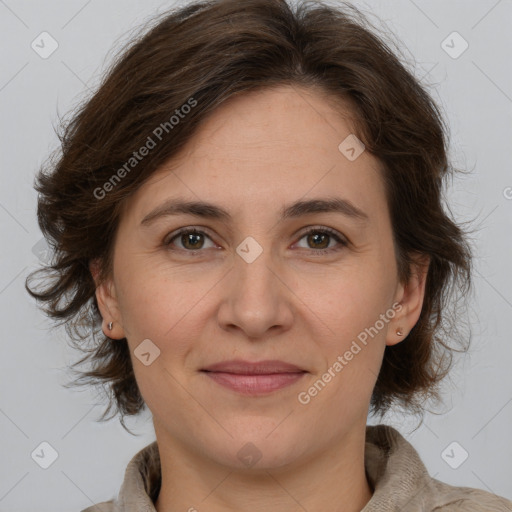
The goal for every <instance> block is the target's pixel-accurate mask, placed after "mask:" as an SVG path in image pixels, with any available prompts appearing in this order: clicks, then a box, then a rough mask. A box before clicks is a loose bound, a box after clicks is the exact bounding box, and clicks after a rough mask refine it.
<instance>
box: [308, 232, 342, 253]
mask: <svg viewBox="0 0 512 512" xmlns="http://www.w3.org/2000/svg"><path fill="white" fill-rule="evenodd" d="M302 239H306V244H307V247H300V246H299V248H300V249H312V250H313V251H312V252H313V253H315V252H316V253H319V254H327V253H330V252H335V251H338V250H340V249H342V248H343V247H346V246H347V245H348V242H347V241H346V240H345V239H344V238H343V237H342V236H341V235H340V234H339V233H338V232H337V231H335V230H333V229H330V228H312V229H310V230H309V231H307V232H306V233H303V234H302V236H301V238H300V240H302ZM332 242H335V243H334V244H333V243H332Z"/></svg>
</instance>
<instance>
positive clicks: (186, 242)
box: [164, 228, 215, 252]
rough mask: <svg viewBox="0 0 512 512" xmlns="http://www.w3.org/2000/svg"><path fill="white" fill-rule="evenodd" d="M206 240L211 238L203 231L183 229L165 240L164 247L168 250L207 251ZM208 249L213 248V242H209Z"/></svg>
mask: <svg viewBox="0 0 512 512" xmlns="http://www.w3.org/2000/svg"><path fill="white" fill-rule="evenodd" d="M207 240H211V238H210V237H209V236H208V235H207V234H206V233H204V232H203V231H200V230H197V229H191V228H184V229H181V230H179V231H178V232H177V233H174V234H173V235H172V236H171V237H170V238H167V240H165V241H164V245H165V246H166V247H170V250H181V251H188V252H192V251H199V250H201V249H208V248H209V247H205V243H206V241H207ZM174 246H176V247H174ZM210 247H215V245H214V244H213V242H211V245H210Z"/></svg>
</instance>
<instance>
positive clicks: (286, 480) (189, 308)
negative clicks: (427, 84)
mask: <svg viewBox="0 0 512 512" xmlns="http://www.w3.org/2000/svg"><path fill="white" fill-rule="evenodd" d="M62 145H63V152H62V155H61V157H60V158H59V159H58V161H57V162H56V164H55V165H54V166H53V167H52V168H51V169H49V170H47V172H42V173H41V174H40V176H39V179H38V183H37V190H38V191H39V193H40V198H39V205H38V217H39V222H40V226H41V228H42V230H43V232H44V233H45V235H46V237H47V238H48V240H49V241H50V242H51V244H52V245H53V246H54V247H55V249H56V254H55V258H54V261H53V262H52V267H51V268H49V269H48V271H50V272H52V275H53V280H52V281H51V282H50V283H49V284H48V285H47V287H46V288H45V289H42V290H36V289H32V288H30V287H29V290H30V292H31V294H32V295H33V296H34V297H36V298H38V299H39V300H41V301H43V302H46V304H47V306H46V310H47V311H48V313H49V314H50V315H52V316H53V317H55V318H57V319H60V320H61V321H64V322H66V325H67V326H68V330H69V332H70V334H72V335H73V336H75V337H76V336H77V335H78V336H79V337H80V336H82V337H83V338H84V337H86V336H87V334H84V332H83V331H82V330H81V328H83V325H84V322H86V321H87V318H88V315H89V314H90V313H92V316H93V319H94V321H95V322H96V323H95V327H96V329H98V327H99V326H100V325H101V329H102V331H103V336H102V337H101V339H100V340H99V341H98V343H97V344H96V345H95V346H94V348H93V350H92V352H91V353H90V354H89V355H88V356H86V358H84V359H87V358H89V359H90V361H91V363H92V364H93V369H92V370H91V371H89V372H86V373H85V374H84V376H85V377H87V378H88V379H89V380H90V382H95V383H98V382H100V383H104V384H106V385H107V386H108V387H109V388H110V390H111V392H112V395H113V401H112V402H111V403H110V407H109V410H110V408H111V407H114V408H117V410H118V411H119V412H120V413H121V416H122V417H123V416H124V415H134V414H137V413H138V412H140V411H141V410H142V409H143V408H144V407H145V406H146V405H147V407H148V408H149V409H150V410H151V413H152V415H153V422H154V427H155V434H156V441H155V442H154V443H153V444H151V445H149V446H147V447H146V448H144V449H143V450H142V451H141V452H139V453H138V454H137V455H136V456H135V457H134V458H133V459H132V461H131V462H130V464H129V466H128V468H127V470H126V474H125V480H124V482H123V485H122V488H121V489H120V492H119V496H118V498H117V499H116V500H111V501H108V502H104V503H102V504H100V505H101V507H102V508H101V509H102V510H106V511H114V510H115V511H121V510H122V511H129V512H135V511H140V510H148V511H155V510H156V511H158V512H167V511H171V510H172V511H174V510H176V511H177V510H188V511H195V510H199V511H201V510H208V511H213V512H217V511H221V510H222V511H226V510H230V511H231V510H232V511H245V510H247V511H249V510H251V511H257V510H261V511H262V510H272V511H276V512H281V511H292V510H293V511H295V510H308V511H311V512H313V511H319V510H343V511H344V512H356V511H361V510H363V511H364V512H373V511H379V512H382V511H392V510H393V511H396V510H404V511H406V510H411V511H413V510H414V511H420V510H421V511H433V510H436V511H441V510H442V511H452V510H472V511H476V510H486V511H487V510H500V511H501V510H503V511H504V510H512V502H510V501H508V500H506V499H505V498H502V497H499V496H496V495H493V494H490V493H488V492H485V491H483V490H478V489H470V488H467V487H453V486H450V485H447V484H444V483H442V482H439V481H437V480H435V479H433V478H431V477H430V476H429V475H428V473H427V471H426V469H425V467H424V465H423V463H422V462H421V460H420V458H419V456H418V454H417V452H416V451H415V450H414V448H413V447H412V446H411V445H410V444H409V443H408V442H407V441H406V440H405V439H404V438H403V437H402V436H401V435H400V434H399V433H398V431H396V430H395V429H393V428H391V427H389V426H386V425H377V426H367V425H366V420H367V416H368V412H369V410H371V411H372V412H373V413H379V414H383V413H384V412H385V411H386V410H388V409H389V408H390V407H391V405H402V406H404V407H406V408H408V409H409V410H410V411H412V412H420V411H421V410H422V408H423V404H424V401H425V400H426V399H428V398H433V399H436V398H438V397H439V395H438V384H439V382H440V380H441V379H442V377H443V376H444V375H446V373H447V371H448V368H449V361H450V356H451V349H450V347H449V346H448V345H447V344H446V341H447V340H446V338H445V336H444V333H442V331H441V329H442V328H443V325H445V324H444V320H445V318H446V317H447V308H448V307H449V304H450V303H449V300H448V298H449V294H448V290H453V289H455V288H456V286H454V285H457V286H458V289H459V290H460V291H462V292H464V291H465V290H467V289H468V288H469V285H470V280H471V272H470V269H471V251H470V249H469V246H468V244H467V242H466V239H465V235H464V233H463V231H462V230H461V228H460V227H459V226H457V224H456V223H455V222H454V221H453V220H451V219H450V218H449V216H448V215H447V214H446V213H445V211H444V209H443V206H442V204H441V195H442V191H443V190H442V188H443V184H444V180H445V179H446V177H447V176H449V173H450V167H449V165H448V162H447V155H446V138H445V129H444V126H443V122H442V119H441V116H440V113H439V111H438V109H437V107H436V105H435V104H434V103H433V101H432V100H431V98H430V97H429V95H428V94H427V93H426V92H425V91H424V90H423V89H422V87H421V86H420V85H419V84H418V83H417V81H416V80H415V79H414V77H413V76H412V75H411V74H410V73H409V72H408V71H407V70H406V69H405V68H404V67H403V66H402V64H400V62H399V61H398V59H397V58H396V56H395V55H394V54H393V53H392V52H391V51H390V49H389V48H388V47H387V46H386V44H385V43H384V42H383V41H382V40H381V39H379V38H378V37H377V36H375V35H374V34H372V32H371V31H370V30H368V29H367V28H366V27H365V20H364V18H363V17H362V16H360V15H359V13H358V12H357V11H356V9H355V8H353V7H350V6H348V5H345V6H344V7H343V9H341V8H333V7H328V6H327V5H323V4H319V3H317V4H316V5H312V4H301V5H300V6H298V7H292V6H290V5H288V4H287V3H285V1H284V0H247V1H245V2H238V1H236V0H221V1H213V2H208V3H203V4H191V5H189V6H187V7H185V8H183V9H181V10H178V11H175V12H172V13H170V14H167V15H166V16H165V17H162V19H160V20H159V22H158V24H156V25H155V26H154V27H153V28H152V29H151V30H150V31H148V33H146V34H145V35H144V36H143V37H141V38H140V39H139V40H137V41H135V42H134V43H133V45H132V46H131V47H130V48H128V49H127V50H126V51H125V52H124V53H123V54H122V55H121V56H120V57H119V59H118V61H117V63H116V64H115V65H114V66H113V67H112V69H111V70H109V72H108V74H107V76H106V78H105V80H104V81H103V83H102V84H101V86H100V88H99V89H98V91H97V92H96V93H95V94H94V96H93V97H92V98H91V99H90V100H89V101H88V102H86V103H85V104H84V105H83V107H82V109H81V110H80V112H79V113H78V114H77V115H76V116H75V117H74V119H73V120H72V122H71V123H70V124H69V125H68V126H67V127H66V130H65V133H64V134H63V135H62ZM63 299H65V300H63ZM89 307H90V309H89ZM86 325H87V323H86ZM77 346H79V345H77ZM84 359H83V360H84ZM83 360H82V361H83ZM82 361H80V362H82ZM80 362H79V363H80ZM121 421H122V419H121ZM123 425H124V424H123ZM93 510H97V508H95V507H94V506H93V507H89V508H88V509H86V511H87V512H92V511H93Z"/></svg>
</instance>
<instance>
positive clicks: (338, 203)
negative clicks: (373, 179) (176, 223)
mask: <svg viewBox="0 0 512 512" xmlns="http://www.w3.org/2000/svg"><path fill="white" fill-rule="evenodd" d="M314 213H339V214H342V215H344V216H346V217H348V218H350V219H353V220H356V221H359V222H361V223H366V222H368V220H369V218H368V215H367V214H366V213H365V212H364V211H362V210H361V209H359V208H358V207H356V206H355V205H354V204H353V203H352V202H350V201H349V200H347V199H342V198H340V197H334V198H326V199H310V200H307V201H297V202H295V203H292V204H290V205H287V206H285V207H284V208H283V209H282V210H281V218H280V220H286V219H291V218H297V217H302V216H305V215H310V214H314ZM180 214H181V215H183V214H185V215H193V216H195V217H200V218H203V219H214V220H221V221H224V222H229V221H231V214H230V213H229V212H228V211H227V210H225V209H224V208H221V207H220V206H217V205H215V204H212V203H208V202H205V201H186V200H183V199H168V200H167V201H164V202H163V203H162V204H161V205H160V206H157V207H156V208H155V209H154V210H152V211H151V212H149V213H148V214H147V215H146V216H145V217H144V218H143V219H142V222H141V225H143V226H146V225H149V224H151V223H152V222H154V221H155V220H157V219H159V218H162V217H169V216H174V215H180Z"/></svg>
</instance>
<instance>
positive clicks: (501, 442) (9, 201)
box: [0, 0, 512, 512]
mask: <svg viewBox="0 0 512 512" xmlns="http://www.w3.org/2000/svg"><path fill="white" fill-rule="evenodd" d="M182 3H183V2H182ZM331 3H332V2H331ZM357 5H358V6H360V7H362V8H363V9H365V10H367V11H370V12H372V13H374V14H375V15H376V16H377V17H379V18H380V19H382V20H384V22H385V23H386V25H387V27H388V28H389V29H390V30H392V31H393V32H395V34H396V37H397V38H398V40H401V45H402V48H403V51H404V52H406V54H408V55H409V56H410V60H411V62H413V61H415V62H416V70H415V74H416V76H418V77H419V78H423V80H424V82H425V83H428V84H430V85H431V86H432V89H431V90H432V94H433V95H434V98H435V99H436V100H437V101H438V102H439V103H440V104H441V107H442V108H443V109H444V110H445V112H446V115H447V117H448V121H449V124H450V127H451V134H452V140H451V142H452V144H451V155H452V158H453V162H454V164H455V165H456V166H458V167H463V168H466V169H473V170H474V173H473V175H472V176H471V177H470V178H466V179H463V180H458V181H456V182H455V183H454V185H453V187H452V189H451V190H450V194H449V198H450V201H451V203H452V205H453V207H454V211H455V213H456V214H457V217H458V219H459V220H464V219H466V218H469V217H472V216H477V219H478V222H477V224H476V225H477V227H478V231H477V233H476V234H475V237H474V242H475V246H476V250H477V255H476V256H477V257H476V260H475V266H476V270H477V271H476V273H475V290H476V296H475V298H474V299H473V302H472V313H471V322H472V329H473V334H474V340H473V344H472V347H471V353H470V355H469V356H467V357H465V358H463V359H460V360H459V363H458V364H457V366H456V367H455V368H454V371H453V373H452V379H451V382H450V381H447V382H446V385H445V387H444V392H445V403H446V406H445V407H444V408H441V409H440V412H444V413H445V414H442V415H434V414H427V415H426V418H425V423H424V424H423V425H421V426H420V427H419V428H418V429H417V430H415V431H413V429H414V428H415V426H416V425H417V421H416V420H415V419H414V418H408V417H402V416H396V415H390V416H389V417H387V418H385V422H386V423H388V424H391V425H393V426H395V427H396V428H398V429H399V430H400V431H401V432H402V433H403V434H404V435H405V436H406V438H407V439H408V440H410V441H411V443H412V444H413V445H414V446H415V447H416V449H417V450H418V451H419V453H420V455H421V457H422V458H423V460H424V462H425V464H426V466H427V468H428V470H429V472H430V474H431V475H432V476H435V478H437V479H439V480H442V481H445V482H447V483H451V484H453V485H464V486H469V487H478V488H482V489H487V490H489V491H491V492H494V493H496V494H500V495H503V496H505V497H507V498H509V499H512V443H511V441H510V432H511V424H512V375H511V372H510V363H511V360H512V357H511V356H512V339H511V335H510V318H511V316H512V291H511V290H512V272H511V270H510V261H511V258H510V256H511V254H512V236H511V230H512V229H511V228H512V199H511V198H512V188H509V187H512V172H511V164H510V157H511V154H510V147H511V142H512V126H511V124H512V123H511V120H512V83H511V66H510V56H511V55H512V44H511V43H512V39H511V36H510V27H511V21H512V2H511V1H510V0H502V1H496V0H486V1H462V0H461V1H427V0H422V1H420V0H415V1H412V0H397V1H392V2H391V1H388V2H384V1H376V0H372V1H369V0H368V1H366V2H357ZM171 6H172V3H171V2H162V1H156V0H146V1H144V2H142V1H141V0H138V1H134V0H130V1H128V0H115V1H114V0H110V1H108V2H99V1H98V0H90V1H84V0H73V1H70V0H68V1H63V0H62V1H58V0H47V1H45V2H39V1H36V0H31V1H28V0H27V1H21V0H17V1H16V0H5V1H2V0H0V29H1V30H0V38H1V42H2V44H1V50H0V51H1V56H2V57H1V58H2V66H1V72H0V105H1V112H2V117H1V130H2V131H1V137H0V144H1V151H0V159H1V180H2V181H1V189H0V226H1V235H2V243H1V244H0V247H1V248H0V256H1V267H0V318H1V321H2V325H3V326H4V327H3V331H2V345H1V346H2V357H1V359H0V365H1V371H0V390H1V394H0V429H1V436H0V447H1V459H0V460H1V465H0V511H9V512H18V511H19V512H22V511H23V512H28V511H33V510H38V511H39V512H50V511H51V512H60V511H62V512H64V511H66V512H70V511H73V510H74V511H78V510H81V509H82V508H85V507H87V506H89V505H91V504H92V503H97V502H99V501H103V500H107V499H110V498H112V497H113V496H114V495H116V494H117V492H118V490H119V487H120V484H121V481H122V478H123V475H124V470H125V467H126V464H127V463H128V461H129V460H130V459H131V457H132V456H133V455H134V454H135V453H136V452H137V451H138V450H139V449H141V448H142V447H144V446H146V445H147V444H148V443H150V442H151V441H153V440H154V431H153V428H152V423H151V416H150V415H149V414H147V415H145V416H143V417H141V418H138V419H137V420H130V421H129V422H128V424H129V426H131V427H132V428H133V429H135V430H136V431H137V432H138V433H139V434H140V436H139V437H132V436H130V435H129V434H128V433H126V432H125V431H124V430H123V429H122V428H121V426H120V424H119V422H118V421H117V420H112V421H110V422H108V423H106V424H100V423H96V422H95V419H96V418H97V417H99V414H100V413H101V411H102V410H103V408H102V407H101V405H97V403H98V398H97V396H96V395H94V394H93V392H92V391H91V392H87V391H85V392H79V391H77V390H74V391H73V390H69V389H65V388H63V387H62V384H63V383H65V382H67V380H68V378H67V375H66V365H67V364H68V363H70V362H72V361H75V360H76V354H74V353H73V352H72V351H71V350H70V349H69V348H68V346H67V344H66V340H65V335H64V333H63V332H62V331H53V332H52V331H49V330H48V327H49V325H50V323H49V321H48V320H46V319H45V318H44V316H43V314H42V313H41V312H39V311H38V310H37V308H36V306H35V304H34V302H33V301H32V299H31V298H30V297H29V296H28V295H27V294H26V292H25V290H24V287H23V284H24V279H25V277H26V276H27V274H28V273H29V271H31V270H33V269H34V268H35V267H36V266H37V265H38V258H37V256H36V254H34V251H33V247H34V245H36V244H37V243H38V241H39V240H40V239H41V233H40V231H39V230H38V227H37V223H36V217H35V207H36V194H35V192H34V190H33V189H32V185H33V178H34V174H35V172H36V170H37V169H38V167H39V165H40V164H41V163H42V162H43V161H44V159H45V158H46V157H47V156H48V154H49V152H50V151H51V150H53V149H54V148H55V147H56V145H57V143H58V139H57V137H56V135H55V134H54V132H53V128H52V123H54V124H55V123H56V121H57V115H56V114H57V112H59V113H60V114H65V113H66V112H68V111H69V110H70V109H71V108H72V107H74V106H76V104H77V102H78V101H79V100H80V99H81V98H82V97H83V95H84V94H85V93H87V92H88V88H94V87H95V86H96V84H97V80H98V78H99V76H100V75H101V71H102V69H104V66H105V64H106V63H108V55H110V53H109V52H110V51H111V49H112V48H113V47H115V48H118V47H119V45H120V44H121V43H122V42H123V41H124V40H126V38H127V37H128V36H129V31H130V30H132V29H134V28H135V27H138V26H139V25H140V23H141V22H142V21H144V20H146V19H148V17H150V16H151V15H153V14H155V13H156V12H157V11H162V10H164V9H166V8H168V7H171ZM371 20H372V21H373V22H375V19H374V18H371ZM43 31H47V32H49V33H50V34H51V35H52V37H53V38H55V40H57V42H58V44H59V47H58V49H57V50H56V51H55V53H53V54H52V55H51V56H50V57H49V58H47V59H42V58H41V57H40V56H39V55H38V54H37V53H36V52H35V51H34V50H33V49H32V48H31V43H32V41H33V40H34V39H36V38H37V37H38V36H39V34H40V33H41V32H43ZM453 31H457V32H458V33H460V34H461V36H462V37H463V38H464V39H465V40H466V41H467V42H468V43H469V48H468V49H467V50H466V51H465V52H464V53H463V54H462V55H460V56H459V57H458V58H456V59H454V58H452V57H450V56H449V55H448V54H447V53H446V52H445V51H444V49H443V48H442V46H441V43H442V41H443V40H445V39H446V37H447V36H448V35H449V34H451V33H452V32H453ZM459 43H460V42H455V43H454V46H455V49H457V45H458V44H459ZM459 48H460V47H459ZM369 423H374V421H373V420H372V419H370V420H369ZM43 441H47V442H49V443H50V444H51V445H52V446H53V447H54V449H55V450H56V451H57V452H58V458H57V460H56V461H55V462H54V463H53V464H52V465H51V466H50V467H49V468H48V469H46V470H45V469H42V468H40V467H39V466H38V465H37V464H36V463H35V462H34V460H32V458H31V453H32V452H33V450H34V449H35V448H36V447H38V446H39V444H40V443H41V442H43ZM453 441H456V442H457V443H459V444H460V446H461V447H463V448H464V449H465V450H466V451H467V452H468V453H469V457H468V459H467V460H466V461H465V462H464V463H463V464H462V465H460V467H459V468H458V469H452V468H451V467H450V466H449V465H448V464H447V463H446V462H445V460H443V457H442V453H443V451H444V450H445V449H446V447H448V446H449V445H450V443H452V442H453ZM457 450H460V449H459V448H457ZM454 456H455V457H459V456H460V455H459V452H457V451H455V452H454Z"/></svg>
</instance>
